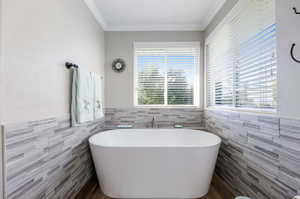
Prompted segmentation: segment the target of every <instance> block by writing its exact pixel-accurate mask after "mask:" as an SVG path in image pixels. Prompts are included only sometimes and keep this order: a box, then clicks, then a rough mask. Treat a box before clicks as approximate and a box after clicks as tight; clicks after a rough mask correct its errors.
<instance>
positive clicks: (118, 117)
mask: <svg viewBox="0 0 300 199" xmlns="http://www.w3.org/2000/svg"><path fill="white" fill-rule="evenodd" d="M153 117H154V118H155V124H156V127H158V128H173V127H174V125H175V124H181V125H183V126H185V127H201V126H203V123H202V119H203V111H202V110H200V109H197V108H181V109H178V108H177V109H176V108H106V110H105V118H106V120H105V124H106V127H107V128H111V129H113V128H116V126H117V125H119V124H130V125H132V126H133V128H150V127H151V121H152V118H153Z"/></svg>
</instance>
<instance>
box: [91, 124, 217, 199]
mask: <svg viewBox="0 0 300 199" xmlns="http://www.w3.org/2000/svg"><path fill="white" fill-rule="evenodd" d="M89 142H90V146H91V151H92V156H93V160H94V163H95V167H96V172H97V176H98V180H99V183H100V186H101V188H102V191H103V192H104V194H105V195H107V196H109V197H112V198H199V197H202V196H204V195H205V194H206V193H207V192H208V190H209V187H210V183H211V179H212V175H213V172H214V167H215V163H216V159H217V155H218V150H219V147H220V143H221V139H220V138H219V137H218V136H215V135H213V134H210V133H207V132H204V131H196V130H188V129H128V130H127V129H126V130H111V131H105V132H102V133H99V134H96V135H94V136H92V137H91V138H90V139H89Z"/></svg>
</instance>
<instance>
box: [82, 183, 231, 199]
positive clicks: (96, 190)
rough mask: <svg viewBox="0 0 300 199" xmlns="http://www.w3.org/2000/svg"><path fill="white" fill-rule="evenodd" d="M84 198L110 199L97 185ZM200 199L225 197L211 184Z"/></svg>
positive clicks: (220, 198)
mask: <svg viewBox="0 0 300 199" xmlns="http://www.w3.org/2000/svg"><path fill="white" fill-rule="evenodd" d="M85 199H110V198H108V197H106V196H104V195H103V194H102V193H101V191H100V188H99V187H98V186H97V187H94V189H93V190H91V192H90V193H89V194H88V195H87V196H86V198H85ZM201 199H225V198H222V197H221V196H220V194H219V193H218V192H217V191H216V189H215V188H214V187H213V186H211V188H210V191H209V193H208V194H207V195H206V196H204V197H202V198H201Z"/></svg>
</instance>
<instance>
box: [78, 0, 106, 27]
mask: <svg viewBox="0 0 300 199" xmlns="http://www.w3.org/2000/svg"><path fill="white" fill-rule="evenodd" d="M83 1H84V2H85V4H86V5H87V7H88V8H89V10H90V11H91V13H92V14H93V15H94V17H95V19H96V20H97V22H98V23H99V24H100V25H101V26H102V28H103V30H106V28H107V23H106V21H105V19H104V18H103V16H102V14H101V12H100V10H99V8H98V7H97V5H96V2H95V0H83Z"/></svg>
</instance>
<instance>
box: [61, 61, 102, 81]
mask: <svg viewBox="0 0 300 199" xmlns="http://www.w3.org/2000/svg"><path fill="white" fill-rule="evenodd" d="M65 66H66V68H67V69H71V68H79V66H78V65H77V64H73V63H71V62H66V63H65ZM101 79H103V76H101Z"/></svg>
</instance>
